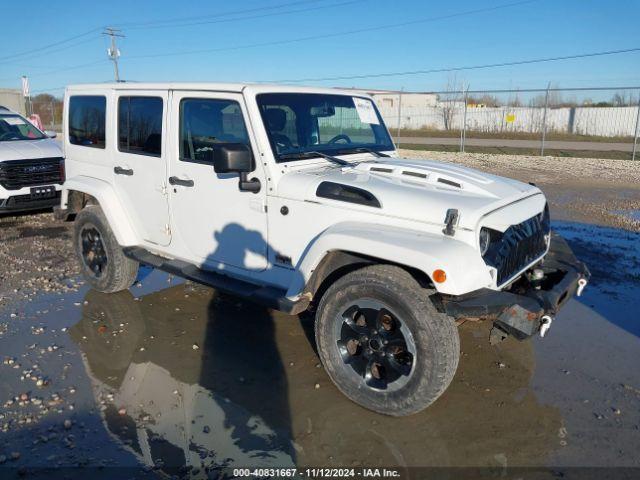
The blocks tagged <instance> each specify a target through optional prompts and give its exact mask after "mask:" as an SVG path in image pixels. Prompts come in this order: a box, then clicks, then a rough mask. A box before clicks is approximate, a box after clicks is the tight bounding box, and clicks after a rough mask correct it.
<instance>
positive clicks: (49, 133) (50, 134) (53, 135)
mask: <svg viewBox="0 0 640 480" xmlns="http://www.w3.org/2000/svg"><path fill="white" fill-rule="evenodd" d="M44 134H45V135H46V136H47V137H49V138H56V137H57V136H58V134H57V133H56V132H54V131H52V130H45V131H44Z"/></svg>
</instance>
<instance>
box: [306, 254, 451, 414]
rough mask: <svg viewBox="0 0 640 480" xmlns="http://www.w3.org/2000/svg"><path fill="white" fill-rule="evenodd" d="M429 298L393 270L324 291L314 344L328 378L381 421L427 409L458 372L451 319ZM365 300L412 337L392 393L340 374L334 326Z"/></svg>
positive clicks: (366, 272)
mask: <svg viewBox="0 0 640 480" xmlns="http://www.w3.org/2000/svg"><path fill="white" fill-rule="evenodd" d="M433 293H435V292H434V291H433V290H429V289H425V288H423V287H421V286H420V285H419V284H418V282H417V281H416V280H415V279H414V278H413V277H412V276H411V275H410V274H409V273H408V272H407V271H405V270H403V269H402V268H399V267H396V266H392V265H373V266H368V267H365V268H362V269H359V270H356V271H353V272H351V273H349V274H347V275H345V276H344V277H342V278H340V279H339V280H338V281H336V282H335V283H334V284H333V285H332V286H331V287H330V288H329V289H328V290H327V291H326V293H325V294H324V295H323V297H322V299H321V301H320V304H319V307H318V310H317V313H316V322H315V337H316V344H317V347H318V353H319V355H320V359H321V361H322V363H323V365H324V367H325V369H326V371H327V373H328V375H329V377H330V378H331V380H332V381H333V382H334V383H335V385H336V386H337V387H338V389H339V390H340V391H341V392H342V393H344V394H345V395H346V396H347V397H348V398H349V399H351V400H352V401H354V402H355V403H357V404H359V405H361V406H363V407H365V408H368V409H370V410H373V411H375V412H378V413H381V414H384V415H392V416H404V415H410V414H413V413H416V412H418V411H420V410H422V409H424V408H426V407H427V406H429V405H431V404H432V403H433V402H435V401H436V399H437V398H438V397H439V396H440V395H442V393H443V392H444V391H445V390H446V388H447V387H448V386H449V384H450V383H451V380H452V379H453V376H454V374H455V372H456V369H457V367H458V360H459V357H460V338H459V336H458V330H457V327H456V325H455V322H454V321H453V319H452V318H451V317H448V316H447V315H445V314H443V313H440V312H439V311H438V310H437V309H436V307H435V305H434V304H433V302H432V301H431V299H430V298H429V296H430V295H432V294H433ZM366 298H372V299H375V300H377V301H381V302H382V303H384V304H385V305H386V306H387V308H389V310H390V311H393V312H394V313H396V314H397V316H398V318H399V319H400V320H401V321H402V322H403V323H404V324H405V326H406V327H408V329H409V331H410V332H411V336H412V341H413V346H414V347H415V356H414V357H413V366H412V368H413V370H412V371H411V373H410V375H409V376H408V380H405V381H406V383H404V384H403V385H402V386H400V387H399V388H398V389H396V390H395V391H386V390H381V389H372V388H370V387H369V386H368V385H366V384H365V383H364V382H362V383H358V382H357V381H356V380H355V379H354V378H353V375H352V374H350V373H349V371H348V370H346V369H345V362H344V361H343V357H342V356H341V353H340V350H339V348H338V346H337V340H338V339H337V338H336V333H335V328H336V327H335V324H336V322H340V323H342V322H343V320H342V318H343V317H342V315H343V311H344V308H345V307H347V306H348V305H349V304H351V303H352V302H354V301H357V300H358V299H366ZM347 366H348V365H347Z"/></svg>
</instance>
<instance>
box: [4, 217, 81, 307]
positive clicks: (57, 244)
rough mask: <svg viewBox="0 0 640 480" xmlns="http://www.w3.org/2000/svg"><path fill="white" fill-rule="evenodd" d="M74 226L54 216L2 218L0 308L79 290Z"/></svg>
mask: <svg viewBox="0 0 640 480" xmlns="http://www.w3.org/2000/svg"><path fill="white" fill-rule="evenodd" d="M72 227H73V224H72V223H65V222H60V221H56V220H55V219H54V218H53V214H51V213H35V214H22V215H19V216H5V217H0V309H1V308H2V307H3V306H4V305H6V304H7V303H8V302H10V301H12V300H17V299H21V298H22V299H25V300H29V299H31V298H33V297H34V296H35V295H36V294H38V293H42V292H68V291H75V290H77V288H78V286H79V285H80V284H81V282H79V281H77V280H76V277H77V275H78V273H79V269H78V266H77V264H76V259H75V254H74V252H73V248H72V244H71V232H72Z"/></svg>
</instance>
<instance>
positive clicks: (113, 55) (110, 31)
mask: <svg viewBox="0 0 640 480" xmlns="http://www.w3.org/2000/svg"><path fill="white" fill-rule="evenodd" d="M102 34H103V35H108V36H109V37H111V48H108V49H107V55H108V56H109V59H110V60H111V61H112V62H113V74H114V76H115V79H116V82H119V81H120V72H119V71H118V58H119V57H120V50H118V45H116V37H121V38H124V35H123V34H122V31H121V30H119V29H117V28H111V27H106V28H105V29H104V32H102Z"/></svg>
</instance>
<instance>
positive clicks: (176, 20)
mask: <svg viewBox="0 0 640 480" xmlns="http://www.w3.org/2000/svg"><path fill="white" fill-rule="evenodd" d="M324 1H327V0H300V1H296V2H288V3H280V4H278V5H270V6H267V7H257V8H245V9H242V10H232V11H228V12H220V13H215V14H211V15H198V16H192V17H182V18H172V19H169V20H152V21H149V22H127V23H116V24H115V25H116V26H118V27H125V28H127V29H138V28H147V27H149V28H152V27H155V26H156V25H157V26H164V24H168V25H170V24H172V23H182V22H189V21H192V20H204V19H208V18H220V17H228V16H230V15H242V14H245V13H254V12H259V11H265V10H277V9H280V8H286V7H293V6H297V5H303V4H309V3H318V2H324Z"/></svg>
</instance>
